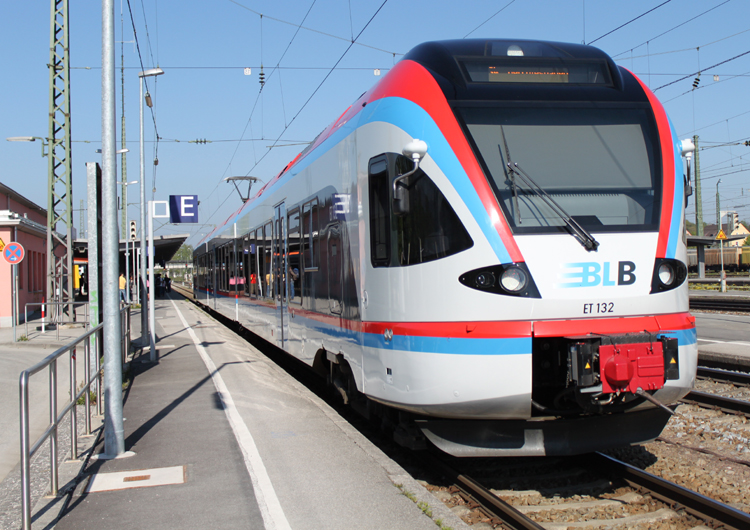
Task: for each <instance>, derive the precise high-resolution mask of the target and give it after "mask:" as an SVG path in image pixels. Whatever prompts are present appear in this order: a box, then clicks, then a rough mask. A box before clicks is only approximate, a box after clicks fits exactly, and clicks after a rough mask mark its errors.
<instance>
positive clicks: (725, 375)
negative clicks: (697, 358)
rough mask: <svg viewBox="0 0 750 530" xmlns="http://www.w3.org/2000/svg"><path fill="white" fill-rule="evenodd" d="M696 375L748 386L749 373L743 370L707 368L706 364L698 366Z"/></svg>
mask: <svg viewBox="0 0 750 530" xmlns="http://www.w3.org/2000/svg"><path fill="white" fill-rule="evenodd" d="M698 377H700V378H701V379H710V380H712V381H716V382H720V383H733V384H736V385H742V386H750V374H748V373H744V372H732V371H728V370H721V369H719V368H709V367H707V366H699V367H698Z"/></svg>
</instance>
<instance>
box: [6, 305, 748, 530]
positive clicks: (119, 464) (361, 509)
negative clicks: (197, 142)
mask: <svg viewBox="0 0 750 530" xmlns="http://www.w3.org/2000/svg"><path fill="white" fill-rule="evenodd" d="M155 307H156V335H157V347H158V348H159V349H158V351H159V357H160V359H159V362H158V363H157V364H152V363H148V362H141V361H144V360H147V359H148V352H145V353H143V354H140V352H139V353H138V354H136V355H135V358H134V359H133V360H132V362H131V363H130V367H131V368H130V375H131V376H132V384H131V386H130V387H129V388H128V389H127V390H126V391H125V392H124V416H125V418H126V420H125V422H124V436H125V449H126V450H127V451H130V452H132V453H134V455H133V456H131V457H129V458H122V459H117V460H95V459H93V458H91V456H92V455H94V454H97V453H101V452H102V451H103V450H104V448H103V441H102V436H101V431H98V434H99V436H98V437H97V438H92V439H91V440H90V443H89V444H88V445H90V446H91V448H90V449H89V450H88V451H87V452H86V453H85V454H84V455H83V457H82V458H81V459H79V460H77V461H73V462H69V463H66V464H64V465H63V466H62V468H61V470H60V474H61V480H60V484H61V488H62V489H64V490H66V491H67V494H66V495H63V496H61V497H58V498H56V499H50V498H44V497H42V494H43V493H44V491H43V487H42V489H41V490H39V492H41V493H39V494H38V495H37V496H36V498H35V502H34V511H33V514H34V522H33V527H34V528H47V529H50V528H59V529H85V528H92V529H97V530H106V529H109V528H113V529H114V528H117V529H119V528H160V529H170V528H175V529H177V528H179V529H181V530H183V529H188V530H189V529H193V528H196V529H197V528H201V529H205V528H212V529H213V528H228V529H229V528H231V529H234V528H258V529H262V528H265V529H271V528H279V529H283V528H291V529H295V530H297V529H308V528H310V529H313V528H314V529H320V528H326V529H339V528H340V529H360V528H361V529H369V528H373V529H375V528H377V529H389V528H393V529H403V528H409V529H411V528H414V529H425V530H426V529H430V530H432V529H434V528H436V525H435V522H434V521H433V520H431V519H430V518H428V517H427V516H426V515H424V514H423V511H422V510H421V509H420V507H419V506H418V505H417V504H416V503H415V502H413V501H412V500H410V499H409V498H408V497H407V496H405V495H403V494H402V490H401V489H399V488H398V487H397V486H396V485H397V484H398V485H401V487H402V488H403V490H405V491H407V492H409V493H410V494H412V496H413V497H414V498H416V499H417V501H419V502H424V503H427V504H428V505H429V507H430V508H431V510H432V513H433V518H435V519H442V521H443V524H445V525H446V526H450V527H452V528H454V529H456V530H458V529H459V528H466V526H465V525H464V524H463V522H462V521H460V519H458V518H456V517H455V516H454V515H453V514H452V513H451V512H450V511H448V510H447V509H446V508H445V507H444V506H443V505H442V504H441V503H440V502H439V501H437V499H435V498H434V497H433V496H432V495H431V494H429V492H427V491H426V490H425V489H424V488H422V486H420V485H419V484H418V483H417V482H416V481H414V480H413V478H412V477H411V476H409V475H408V473H406V471H404V470H403V469H402V468H401V467H400V466H398V465H397V464H396V463H394V462H392V461H391V460H390V459H389V458H388V457H387V456H386V455H384V454H383V453H382V452H381V451H380V450H379V449H377V448H376V447H375V446H373V445H372V444H371V443H370V442H369V440H367V439H366V438H365V437H364V436H362V435H361V434H360V433H359V432H358V431H356V430H355V429H354V428H353V427H352V426H351V425H350V424H349V423H348V422H346V421H345V420H343V419H342V418H341V417H339V416H338V414H337V413H336V412H335V411H334V410H333V409H331V408H330V407H328V406H327V405H326V404H325V403H324V402H322V401H321V400H320V399H318V398H317V397H316V396H315V395H313V394H312V393H310V392H309V391H308V390H307V389H306V388H305V387H304V386H302V385H301V384H300V383H298V382H297V381H295V380H294V379H292V378H291V377H289V376H288V374H286V373H285V372H284V371H283V370H282V369H280V368H279V367H278V366H276V365H275V364H274V363H273V362H271V361H270V360H268V359H267V358H266V357H265V356H263V355H262V354H260V353H259V352H257V351H256V350H255V349H254V348H253V347H252V346H250V345H249V344H248V343H246V342H245V341H243V340H241V339H239V338H238V337H237V336H236V335H234V334H233V333H231V332H230V331H229V330H227V329H226V328H224V327H223V326H222V325H221V324H219V323H217V322H215V321H214V320H213V319H212V318H211V317H210V316H209V315H207V314H206V313H204V312H203V311H201V310H200V309H198V308H197V307H196V306H194V305H192V304H191V303H190V302H187V301H185V300H184V299H183V298H182V297H181V296H179V295H177V294H176V293H173V294H172V295H171V298H170V299H161V300H157V301H156V304H155ZM132 320H133V327H134V331H133V337H134V338H135V337H139V336H140V326H139V324H140V312H139V311H138V310H136V311H134V312H133V319H132ZM697 322H698V337H699V349H700V352H701V356H704V355H705V354H707V353H711V354H716V355H724V356H731V355H735V354H737V355H743V356H745V357H747V358H749V359H750V353H749V349H748V348H747V346H748V345H750V340H749V339H750V327H749V326H747V325H746V324H747V323H748V322H750V316H733V315H718V316H716V315H713V314H699V315H698V318H697ZM722 326H725V327H723V328H722ZM30 329H31V331H30V333H29V337H30V339H31V340H29V341H28V342H19V343H13V342H12V332H11V330H10V329H7V328H5V329H0V392H3V394H1V395H2V397H5V398H6V400H5V402H6V403H11V404H12V405H11V406H9V407H2V408H0V425H1V426H2V431H1V432H0V448H2V455H0V456H2V458H0V464H4V466H5V467H4V468H2V467H0V473H2V474H0V479H2V478H3V477H4V476H5V475H7V477H5V480H4V481H3V482H2V484H0V508H2V509H1V510H0V511H3V512H9V514H10V515H12V513H10V512H14V511H16V512H17V513H18V514H19V518H20V502H19V501H18V499H20V490H19V489H18V478H17V475H18V469H19V468H18V466H17V462H18V451H17V447H18V427H17V426H18V406H17V404H18V374H19V373H20V371H21V370H23V369H24V368H27V367H29V366H31V365H32V364H34V363H36V362H37V361H39V360H41V359H42V358H44V357H45V356H47V355H49V354H50V353H52V352H53V351H54V350H55V349H56V348H57V347H59V346H61V345H63V344H65V343H67V342H69V341H70V340H72V339H74V338H76V337H77V336H78V335H80V333H81V331H82V330H81V329H80V328H63V329H60V337H59V338H58V337H57V334H56V333H50V332H49V331H47V333H45V334H41V332H40V330H39V329H37V328H35V326H33V325H32V326H31V328H30ZM17 333H18V332H17ZM717 333H718V335H712V334H717ZM22 334H23V333H18V336H20V335H22ZM711 337H715V338H711ZM63 369H64V368H61V371H62V370H63ZM63 373H65V372H63ZM79 373H82V371H79ZM39 385H40V386H43V385H44V381H41V382H40V383H39ZM61 391H62V390H61ZM44 410H45V409H44V404H43V403H42V404H39V403H38V404H37V409H36V412H35V417H36V429H37V431H41V430H42V425H43V424H44V422H45V421H46V419H45V417H44V416H45V414H44ZM60 446H61V448H63V449H62V452H64V450H65V449H64V448H65V447H66V445H65V443H62V442H61V444H60ZM13 447H15V448H16V449H15V455H14V454H13ZM86 447H87V446H86V445H85V444H84V448H86ZM14 466H15V467H14ZM38 467H40V468H43V467H44V466H43V465H40V466H38ZM3 469H4V470H5V471H3ZM43 473H44V471H41V472H40V474H43ZM41 480H42V482H44V480H43V477H42V479H41ZM4 490H5V491H4ZM3 495H4V496H5V498H10V499H11V501H7V502H5V504H3V498H4V497H3ZM13 499H15V500H13ZM6 515H7V514H6ZM10 519H12V517H11V518H10ZM10 519H1V520H0V526H1V527H2V528H18V524H12V525H7V526H6V524H5V522H6V521H7V520H10Z"/></svg>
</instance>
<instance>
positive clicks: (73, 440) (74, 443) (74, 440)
mask: <svg viewBox="0 0 750 530" xmlns="http://www.w3.org/2000/svg"><path fill="white" fill-rule="evenodd" d="M77 351H78V345H76V346H74V347H73V348H71V349H70V352H68V355H69V357H68V358H69V359H70V361H69V362H70V367H69V368H70V369H69V370H68V371H69V373H70V399H71V401H73V407H72V408H71V409H70V459H71V460H76V459H77V458H78V409H77V408H76V404H75V401H76V394H77V393H78V392H76V383H77V381H76V352H77Z"/></svg>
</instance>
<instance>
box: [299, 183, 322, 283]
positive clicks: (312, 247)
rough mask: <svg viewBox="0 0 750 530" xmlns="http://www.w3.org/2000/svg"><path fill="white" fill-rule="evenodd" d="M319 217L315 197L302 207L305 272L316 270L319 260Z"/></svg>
mask: <svg viewBox="0 0 750 530" xmlns="http://www.w3.org/2000/svg"><path fill="white" fill-rule="evenodd" d="M319 217H320V208H319V206H318V198H317V197H316V198H314V199H312V200H311V201H308V202H306V203H305V204H304V205H302V257H303V260H302V261H303V267H304V270H305V272H310V271H316V270H318V266H319V260H320V257H319V256H320V248H319V245H320V238H319V236H318V230H319V227H320V224H319Z"/></svg>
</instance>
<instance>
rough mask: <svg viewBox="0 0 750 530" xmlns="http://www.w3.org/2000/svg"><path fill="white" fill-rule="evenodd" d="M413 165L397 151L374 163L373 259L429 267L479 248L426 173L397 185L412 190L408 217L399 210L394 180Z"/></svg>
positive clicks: (371, 176) (379, 264) (377, 262)
mask: <svg viewBox="0 0 750 530" xmlns="http://www.w3.org/2000/svg"><path fill="white" fill-rule="evenodd" d="M413 167H414V166H413V162H412V161H411V160H409V159H408V158H406V157H404V156H402V155H397V154H395V153H387V154H384V155H380V156H378V157H375V158H373V159H371V160H370V166H369V193H370V259H371V262H372V264H373V266H375V267H396V266H408V265H415V264H419V263H427V262H429V261H434V260H437V259H441V258H445V257H447V256H451V255H453V254H457V253H458V252H461V251H464V250H466V249H468V248H471V246H472V245H473V244H474V242H473V241H472V240H471V237H470V236H469V234H468V232H467V231H466V229H465V228H464V226H463V224H462V223H461V220H460V219H459V218H458V215H456V212H455V211H454V210H453V208H452V207H451V205H450V203H449V202H448V200H447V199H446V198H445V196H444V195H443V194H442V192H441V191H440V190H439V189H438V187H437V186H436V185H435V183H434V182H433V181H432V179H430V177H429V176H428V175H427V174H425V173H424V171H422V170H421V169H419V170H417V172H416V173H414V174H413V175H410V176H409V177H406V179H403V180H401V181H399V182H398V183H397V185H398V186H403V187H404V188H405V190H406V198H405V202H406V208H405V210H406V213H404V214H401V215H396V214H395V213H394V210H393V205H392V197H393V182H394V179H396V177H398V176H400V175H404V174H406V173H407V172H409V171H411V169H412V168H413Z"/></svg>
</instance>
